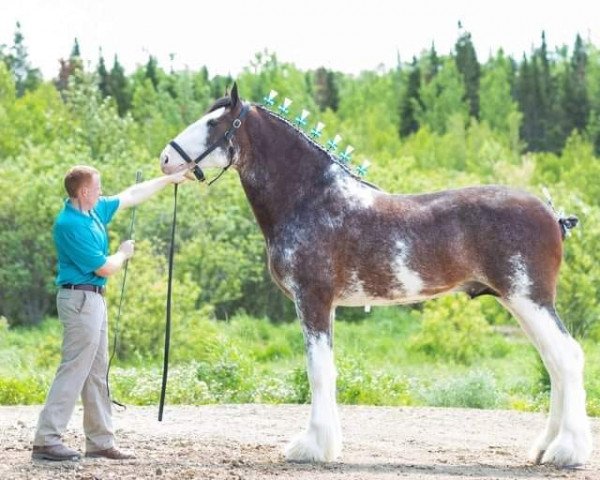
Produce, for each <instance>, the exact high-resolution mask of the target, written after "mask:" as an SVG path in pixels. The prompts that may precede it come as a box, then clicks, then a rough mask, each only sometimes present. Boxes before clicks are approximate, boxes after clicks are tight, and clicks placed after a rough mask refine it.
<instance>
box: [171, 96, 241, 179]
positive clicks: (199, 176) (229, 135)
mask: <svg viewBox="0 0 600 480" xmlns="http://www.w3.org/2000/svg"><path fill="white" fill-rule="evenodd" d="M249 110H250V106H249V105H244V106H243V107H242V110H241V111H240V114H239V115H238V116H237V118H235V119H234V120H233V122H232V123H231V127H229V129H227V131H226V132H225V133H224V134H223V135H222V136H221V137H219V138H218V139H217V140H216V141H215V142H214V143H213V144H212V145H211V146H210V147H208V148H207V149H206V150H204V152H202V153H201V154H200V155H198V157H197V158H196V159H195V160H192V159H191V158H190V156H189V155H188V154H187V153H185V150H183V148H181V147H180V146H179V145H178V144H177V142H176V141H175V140H171V141H170V142H169V145H171V146H172V147H173V148H174V149H175V150H176V151H177V153H179V155H181V158H183V159H184V160H185V161H186V162H187V163H195V164H196V165H195V166H194V170H193V172H194V175H195V176H196V178H197V179H198V180H199V181H200V182H203V181H204V180H206V178H205V176H204V172H203V171H202V169H201V168H200V166H199V165H198V164H199V163H200V162H201V161H202V160H203V159H204V158H206V157H207V156H208V155H209V154H210V153H212V151H213V150H215V149H216V148H217V147H218V146H219V145H220V144H221V142H223V141H225V142H228V141H229V140H231V139H232V138H233V136H234V135H235V133H236V132H237V130H238V128H240V127H241V126H242V120H243V119H244V117H245V116H246V115H247V113H248V111H249ZM232 163H233V156H232V157H231V158H230V159H229V163H228V164H227V166H226V167H224V168H223V170H222V171H221V173H220V174H219V175H218V176H217V178H219V177H220V176H221V175H223V173H224V172H225V170H227V169H228V168H229V167H231V164H232ZM217 178H215V179H214V180H212V181H211V182H210V183H209V185H210V184H211V183H213V182H214V181H215V180H216V179H217Z"/></svg>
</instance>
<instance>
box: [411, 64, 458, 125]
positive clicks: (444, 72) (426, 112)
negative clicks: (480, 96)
mask: <svg viewBox="0 0 600 480" xmlns="http://www.w3.org/2000/svg"><path fill="white" fill-rule="evenodd" d="M464 98H465V86H464V83H463V79H462V75H461V74H460V72H459V71H458V69H457V68H456V63H455V62H454V60H453V59H451V58H448V59H446V60H445V62H444V64H443V65H442V67H441V69H440V71H439V73H438V74H437V75H436V76H435V77H434V78H433V80H432V81H431V82H429V83H428V84H426V85H423V86H422V87H421V100H422V105H419V106H418V107H417V110H416V117H417V121H418V122H419V124H420V125H427V126H429V127H430V128H431V130H433V131H434V132H437V133H444V132H445V131H446V127H447V122H448V120H449V119H450V117H451V116H452V115H453V114H457V115H459V116H461V117H462V118H463V121H466V120H467V118H468V115H469V107H468V105H467V104H466V103H465V100H464Z"/></svg>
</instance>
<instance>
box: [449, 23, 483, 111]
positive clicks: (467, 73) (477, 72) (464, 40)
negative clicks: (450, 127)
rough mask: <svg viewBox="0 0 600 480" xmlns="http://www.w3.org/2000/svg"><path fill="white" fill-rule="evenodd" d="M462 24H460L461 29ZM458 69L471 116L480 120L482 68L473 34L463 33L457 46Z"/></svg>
mask: <svg viewBox="0 0 600 480" xmlns="http://www.w3.org/2000/svg"><path fill="white" fill-rule="evenodd" d="M460 28H461V24H460V22H459V29H460ZM454 48H455V50H456V59H455V61H456V67H457V68H458V71H459V72H460V73H461V74H462V76H463V80H464V83H465V98H466V100H467V101H468V103H469V114H470V115H471V116H472V117H475V118H479V79H480V77H481V68H480V66H479V62H478V61H477V54H476V53H475V48H474V47H473V42H472V41H471V34H470V33H469V32H467V31H464V32H462V33H461V34H460V35H459V37H458V40H457V42H456V45H455V47H454Z"/></svg>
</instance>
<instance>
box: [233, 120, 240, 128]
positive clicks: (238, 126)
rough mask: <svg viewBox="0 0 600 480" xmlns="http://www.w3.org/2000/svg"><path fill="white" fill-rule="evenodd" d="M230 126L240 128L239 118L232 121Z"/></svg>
mask: <svg viewBox="0 0 600 480" xmlns="http://www.w3.org/2000/svg"><path fill="white" fill-rule="evenodd" d="M232 125H233V128H240V127H241V126H242V121H241V120H240V119H239V118H236V119H235V120H234V121H233V124H232Z"/></svg>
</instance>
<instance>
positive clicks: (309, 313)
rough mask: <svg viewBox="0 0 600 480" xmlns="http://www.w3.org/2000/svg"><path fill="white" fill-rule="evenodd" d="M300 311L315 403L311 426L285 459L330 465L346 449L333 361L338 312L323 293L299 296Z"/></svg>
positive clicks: (312, 410)
mask: <svg viewBox="0 0 600 480" xmlns="http://www.w3.org/2000/svg"><path fill="white" fill-rule="evenodd" d="M296 310H297V312H298V316H299V318H300V322H301V323H302V328H303V331H304V343H305V348H306V359H307V367H308V379H309V382H310V389H311V394H312V403H311V411H310V420H309V422H308V427H307V428H306V430H305V431H304V432H302V433H301V434H300V435H298V436H297V437H296V438H294V439H293V440H292V441H291V442H290V444H289V445H288V446H287V448H286V449H285V456H286V458H287V459H288V460H291V461H300V462H327V461H331V460H334V459H335V458H336V457H338V456H339V455H340V453H341V450H342V435H341V429H340V421H339V417H338V411H337V404H336V399H335V393H336V387H335V378H336V371H335V365H334V362H333V338H332V337H333V319H334V312H335V310H334V308H333V307H332V305H331V302H330V301H326V300H324V299H323V297H322V292H315V294H314V295H311V294H306V293H303V294H300V295H297V296H296Z"/></svg>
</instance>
